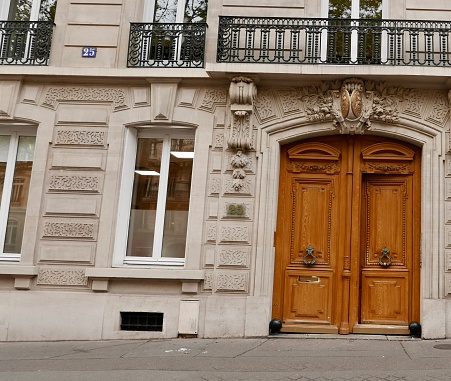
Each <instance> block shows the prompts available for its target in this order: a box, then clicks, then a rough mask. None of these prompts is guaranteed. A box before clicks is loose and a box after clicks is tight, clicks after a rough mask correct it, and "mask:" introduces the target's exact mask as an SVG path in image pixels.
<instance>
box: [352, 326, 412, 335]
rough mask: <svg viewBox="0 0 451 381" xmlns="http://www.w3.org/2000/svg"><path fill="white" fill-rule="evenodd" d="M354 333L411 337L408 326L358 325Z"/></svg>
mask: <svg viewBox="0 0 451 381" xmlns="http://www.w3.org/2000/svg"><path fill="white" fill-rule="evenodd" d="M352 333H363V334H373V335H410V330H409V326H407V325H390V324H356V325H355V326H354V328H353V329H352Z"/></svg>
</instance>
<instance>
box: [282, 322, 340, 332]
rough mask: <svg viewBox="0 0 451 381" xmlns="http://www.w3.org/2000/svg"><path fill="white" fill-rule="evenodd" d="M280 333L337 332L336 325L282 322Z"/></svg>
mask: <svg viewBox="0 0 451 381" xmlns="http://www.w3.org/2000/svg"><path fill="white" fill-rule="evenodd" d="M280 332H282V333H335V334H337V333H338V327H337V326H335V325H311V324H309V325H303V324H284V325H283V326H282V329H281V330H280Z"/></svg>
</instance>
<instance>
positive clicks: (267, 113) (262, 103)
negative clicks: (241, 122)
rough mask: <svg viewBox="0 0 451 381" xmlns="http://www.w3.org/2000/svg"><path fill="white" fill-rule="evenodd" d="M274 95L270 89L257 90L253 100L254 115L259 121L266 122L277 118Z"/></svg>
mask: <svg viewBox="0 0 451 381" xmlns="http://www.w3.org/2000/svg"><path fill="white" fill-rule="evenodd" d="M273 100H274V95H273V93H272V91H271V90H259V92H258V95H257V97H256V98H255V100H254V106H255V115H256V117H257V119H258V121H259V122H260V123H267V122H270V121H271V120H274V119H277V117H278V115H277V111H276V105H275V104H274V101H273Z"/></svg>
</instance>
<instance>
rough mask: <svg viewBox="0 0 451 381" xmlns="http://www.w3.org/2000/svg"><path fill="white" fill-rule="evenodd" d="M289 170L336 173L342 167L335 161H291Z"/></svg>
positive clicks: (288, 165) (295, 171) (288, 166)
mask: <svg viewBox="0 0 451 381" xmlns="http://www.w3.org/2000/svg"><path fill="white" fill-rule="evenodd" d="M287 171H288V172H294V173H300V172H316V173H329V174H335V173H339V172H340V167H339V166H338V165H337V164H335V163H321V164H319V163H309V162H294V161H292V162H289V163H288V164H287Z"/></svg>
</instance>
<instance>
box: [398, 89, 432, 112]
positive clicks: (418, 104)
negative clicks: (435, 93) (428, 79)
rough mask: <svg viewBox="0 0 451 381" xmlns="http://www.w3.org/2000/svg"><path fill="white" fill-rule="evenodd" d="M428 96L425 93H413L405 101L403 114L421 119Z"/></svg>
mask: <svg viewBox="0 0 451 381" xmlns="http://www.w3.org/2000/svg"><path fill="white" fill-rule="evenodd" d="M428 96H429V97H430V94H426V93H425V92H418V91H416V92H413V93H412V94H410V96H409V97H408V98H407V99H406V101H405V104H404V105H405V108H404V111H403V113H404V114H406V115H410V116H413V117H414V118H417V119H421V118H422V117H423V114H424V110H425V108H426V104H427V100H428Z"/></svg>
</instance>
